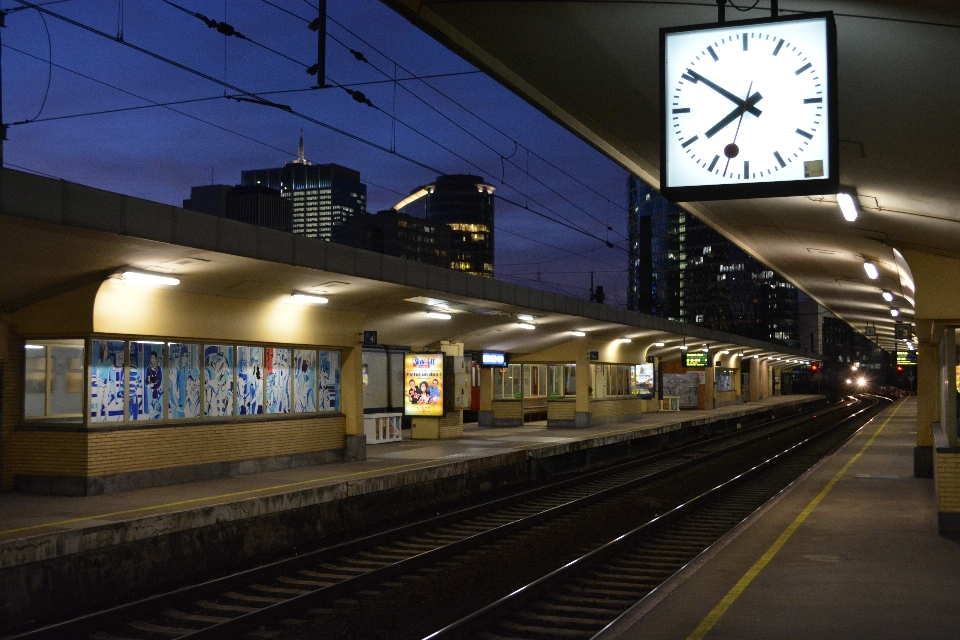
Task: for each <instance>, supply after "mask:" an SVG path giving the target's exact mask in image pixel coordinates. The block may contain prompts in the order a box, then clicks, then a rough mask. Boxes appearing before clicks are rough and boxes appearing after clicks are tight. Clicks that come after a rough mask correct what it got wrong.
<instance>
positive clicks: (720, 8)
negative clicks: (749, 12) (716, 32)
mask: <svg viewBox="0 0 960 640" xmlns="http://www.w3.org/2000/svg"><path fill="white" fill-rule="evenodd" d="M726 9H727V0H717V22H720V23H723V22H726V21H727V11H726Z"/></svg>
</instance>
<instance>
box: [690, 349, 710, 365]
mask: <svg viewBox="0 0 960 640" xmlns="http://www.w3.org/2000/svg"><path fill="white" fill-rule="evenodd" d="M684 366H685V367H709V366H710V354H709V353H707V352H706V351H687V354H686V357H685V358H684Z"/></svg>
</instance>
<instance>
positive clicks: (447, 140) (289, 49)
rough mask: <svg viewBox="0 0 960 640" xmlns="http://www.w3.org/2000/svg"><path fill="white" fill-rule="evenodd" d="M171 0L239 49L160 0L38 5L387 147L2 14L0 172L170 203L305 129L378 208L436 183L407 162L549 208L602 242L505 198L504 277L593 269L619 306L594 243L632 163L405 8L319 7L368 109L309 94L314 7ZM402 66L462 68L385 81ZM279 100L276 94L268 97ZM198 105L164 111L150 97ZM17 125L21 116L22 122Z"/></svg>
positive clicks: (316, 156)
mask: <svg viewBox="0 0 960 640" xmlns="http://www.w3.org/2000/svg"><path fill="white" fill-rule="evenodd" d="M171 1H174V0H171ZM41 2H49V0H41ZM174 3H175V4H177V5H180V6H181V7H183V8H185V9H188V10H189V11H191V12H199V13H201V14H204V15H205V16H208V17H209V18H212V19H214V20H217V21H226V22H227V23H229V24H230V25H232V26H233V27H234V28H236V30H237V31H238V32H240V33H241V34H243V35H244V36H246V37H247V38H248V39H249V41H244V40H239V39H237V38H225V37H224V36H223V35H221V34H219V33H217V32H216V31H215V30H214V29H210V28H208V27H207V25H206V24H204V23H203V22H202V21H201V20H199V19H197V18H195V17H193V16H191V15H188V14H187V13H185V12H183V11H181V10H180V9H177V8H176V7H174V6H171V5H170V4H168V3H165V2H163V1H162V0H65V1H61V2H54V3H51V4H48V5H47V8H48V9H49V10H51V11H54V12H56V13H59V14H61V15H63V16H67V17H69V18H71V19H73V20H76V21H78V22H81V23H83V24H85V25H88V26H90V27H93V28H95V29H98V30H100V31H102V32H104V33H106V34H107V35H109V36H110V37H112V38H117V37H118V36H119V35H120V34H121V29H122V38H123V40H124V41H125V42H127V43H130V44H134V45H136V46H139V47H142V48H143V49H146V50H148V51H150V52H153V53H156V54H158V55H160V56H163V57H166V58H168V59H170V60H173V61H176V62H178V63H180V64H183V65H185V66H187V67H190V68H191V69H195V70H196V71H199V72H201V73H204V74H207V75H208V76H211V77H212V78H215V79H217V80H220V81H225V82H227V83H229V84H231V85H233V86H235V87H238V88H241V89H243V90H245V91H248V92H251V93H256V94H258V95H262V96H264V97H265V98H267V99H269V100H272V101H274V102H277V103H280V104H284V105H289V106H290V107H291V108H293V109H294V110H295V111H297V112H300V113H302V114H304V115H307V116H309V117H310V118H312V119H314V120H317V121H320V122H323V123H325V124H327V125H329V126H330V127H334V128H337V129H340V130H342V131H345V132H348V133H350V134H352V135H354V136H357V137H360V138H362V139H364V140H366V141H369V142H370V143H373V144H375V145H378V146H380V147H384V148H386V149H387V150H388V151H383V150H379V149H377V148H375V147H374V146H372V145H368V144H365V143H362V142H358V141H357V140H354V139H351V138H349V137H347V136H344V135H342V134H340V133H336V132H334V131H332V130H330V129H329V128H324V127H322V126H320V125H318V124H316V123H314V122H310V121H308V120H305V119H302V118H300V117H297V116H296V115H293V114H290V113H287V112H285V111H283V110H281V109H276V108H271V107H267V106H262V105H258V104H252V103H249V102H237V101H235V100H231V99H227V98H224V97H223V96H224V93H228V94H231V95H234V92H233V91H230V90H228V89H225V88H224V87H223V86H221V85H219V84H217V83H215V82H212V81H210V80H207V79H204V78H201V77H198V76H196V75H193V74H191V73H189V72H187V71H184V70H182V69H178V68H176V67H174V66H173V65H170V64H168V63H166V62H162V61H159V60H157V59H154V58H152V57H150V56H148V55H146V54H144V53H141V52H138V51H135V50H134V49H132V48H129V47H127V46H124V45H123V44H120V43H118V42H116V41H113V40H111V39H109V38H106V37H102V36H99V35H95V34H92V33H89V32H87V31H84V30H83V29H81V28H79V27H76V26H73V25H69V24H67V23H65V22H63V21H61V20H59V19H57V18H55V17H51V16H46V18H45V21H46V25H45V24H44V21H43V20H41V18H40V15H39V14H38V12H37V11H34V10H24V11H16V12H14V13H11V14H10V15H8V16H7V18H6V23H7V28H6V29H4V30H3V33H2V38H3V45H4V48H3V51H2V64H3V69H2V71H3V99H4V100H3V122H5V123H7V124H8V125H13V126H10V129H9V132H8V138H9V140H8V141H7V142H5V143H4V162H5V164H6V165H7V166H13V167H15V168H25V169H27V170H31V171H36V172H39V173H44V174H49V175H53V176H55V177H58V178H64V179H67V180H71V181H74V182H78V183H81V184H87V185H91V186H94V187H98V188H102V189H107V190H110V191H116V192H120V193H124V194H128V195H132V196H137V197H141V198H146V199H149V200H154V201H158V202H165V203H168V204H176V205H179V204H180V203H181V201H182V200H183V199H184V198H186V197H189V191H190V187H191V186H194V185H201V184H209V183H210V181H211V175H212V177H213V180H214V181H215V182H217V183H224V184H235V183H237V182H239V179H240V171H241V170H243V169H253V168H265V167H271V166H280V165H281V164H282V163H283V162H285V161H287V160H291V159H293V158H295V157H296V149H297V138H298V136H299V132H300V129H303V132H304V139H305V146H306V156H307V159H308V160H311V161H313V162H317V163H327V162H335V163H338V164H342V165H345V166H348V167H352V168H354V169H357V170H358V171H360V174H361V178H362V180H363V181H364V182H366V183H367V185H368V199H369V204H368V208H369V209H370V211H377V210H379V209H383V208H387V207H389V206H392V205H393V204H394V203H396V202H397V201H398V200H399V199H400V198H401V197H402V195H400V194H406V193H409V192H410V191H411V190H412V189H414V188H415V187H417V186H419V185H421V184H425V183H428V182H430V181H432V180H434V179H435V177H436V173H435V172H433V171H430V170H429V169H426V168H424V167H422V166H418V165H417V164H414V163H412V162H409V161H408V160H405V159H403V158H402V157H400V155H403V156H407V157H409V158H412V159H414V160H416V161H417V162H419V163H422V164H425V165H427V166H429V167H432V168H435V169H437V170H439V171H441V172H444V173H473V174H480V175H482V176H483V177H484V178H486V179H487V180H489V181H491V182H492V183H493V184H494V185H496V186H497V187H498V194H501V195H503V196H504V197H506V198H508V199H510V200H513V201H515V202H518V203H529V206H530V207H531V208H534V209H537V210H538V211H540V212H541V213H543V214H545V215H547V216H550V217H556V215H557V214H559V215H561V216H564V217H565V218H567V219H568V220H570V221H572V222H573V223H575V224H576V225H577V226H580V227H582V228H584V229H585V230H587V231H588V232H590V233H591V234H593V235H595V236H598V237H599V238H601V240H597V239H594V238H590V237H588V236H586V235H583V234H581V233H577V232H575V231H572V230H570V229H568V228H564V227H563V226H560V225H557V224H553V223H551V222H548V221H546V220H544V219H543V218H542V217H538V216H536V215H534V214H532V213H530V212H529V211H525V210H523V209H521V208H518V207H515V206H511V205H510V204H508V203H506V202H503V201H498V202H497V209H496V225H497V235H496V251H497V254H496V272H497V277H498V278H501V279H504V280H508V281H510V282H516V283H519V284H527V285H530V286H539V287H541V288H544V289H548V290H553V291H561V292H564V293H568V294H572V295H578V296H580V297H585V296H586V295H587V291H588V288H589V282H590V274H589V272H590V271H591V270H593V271H595V272H596V275H595V278H596V283H597V284H601V285H604V287H605V289H606V292H607V295H608V302H610V303H612V304H619V305H620V306H623V305H624V304H625V296H626V267H627V258H626V254H625V252H624V251H623V250H618V249H611V248H608V247H607V246H606V245H605V243H604V242H603V240H606V239H609V240H610V241H611V242H614V243H616V244H617V245H619V246H620V247H626V241H625V236H626V233H627V216H626V199H627V188H626V182H627V173H626V171H625V170H623V169H622V168H620V167H619V166H617V165H615V164H614V163H613V162H611V161H610V160H608V159H607V158H606V157H604V156H603V155H602V154H600V153H598V152H597V151H596V150H594V149H593V148H592V147H590V146H588V145H587V144H585V143H583V142H582V141H580V140H579V139H578V138H576V137H575V136H573V135H572V134H570V133H568V132H567V131H566V130H564V129H563V128H562V127H560V126H559V125H557V124H556V123H554V122H553V121H552V120H550V119H548V118H547V117H545V116H544V115H542V114H541V113H540V112H539V111H537V110H536V109H534V108H533V107H531V106H530V105H528V104H526V103H525V102H523V101H522V100H521V99H519V98H518V97H517V96H515V95H514V94H513V93H511V92H510V91H508V90H507V89H505V88H503V87H502V86H500V85H499V84H498V83H497V82H495V81H494V80H492V79H490V78H489V77H487V76H486V75H484V74H482V73H479V72H477V71H476V69H474V68H473V67H472V66H471V65H470V64H469V63H467V62H466V61H464V60H462V59H461V58H459V57H458V56H456V55H455V54H453V53H451V52H450V51H448V50H447V49H446V48H444V47H443V46H442V45H440V44H438V43H437V42H435V41H434V40H433V39H432V38H430V37H429V36H427V35H426V34H424V33H423V32H421V31H420V30H418V29H417V28H415V27H414V26H412V25H411V24H410V23H408V22H407V21H406V20H404V19H403V18H402V17H400V16H399V15H398V14H396V13H394V12H393V11H392V10H390V9H388V8H387V7H385V6H384V5H382V4H381V3H379V2H376V1H374V0H330V1H329V2H328V15H329V18H330V20H329V22H328V40H327V76H328V77H329V78H330V80H331V81H333V82H336V83H339V84H342V85H349V86H353V87H354V88H355V89H359V90H361V91H363V93H364V94H365V95H366V96H367V97H368V98H369V99H370V101H371V102H372V103H373V104H374V105H375V108H371V107H368V106H366V105H363V104H359V103H357V102H356V101H354V100H353V99H352V98H351V97H350V96H349V95H348V94H347V93H346V92H345V91H344V90H343V89H341V88H336V87H334V88H327V89H323V90H309V88H310V87H311V86H313V85H314V84H315V79H314V78H313V77H311V76H309V75H308V74H307V73H306V72H305V70H304V65H310V64H313V63H314V62H316V47H317V44H316V35H315V34H314V33H313V32H311V31H310V30H309V29H308V28H307V21H308V20H311V19H313V18H314V17H316V9H315V4H314V3H313V2H311V1H308V0H269V2H265V1H264V0H228V1H227V2H225V1H224V0H177V1H175V2H174ZM271 4H273V5H276V6H271ZM18 6H20V5H19V4H18V3H17V2H15V1H14V0H3V1H2V3H0V7H2V8H3V9H4V10H10V9H14V8H16V7H18ZM121 7H122V19H121V11H120V8H121ZM278 7H279V8H278ZM291 14H294V15H291ZM47 33H49V44H48V37H47ZM251 41H253V42H251ZM254 42H256V43H259V44H262V45H264V46H265V47H269V48H270V49H273V50H274V51H276V52H279V53H282V54H284V55H285V56H288V57H289V58H293V59H294V60H296V61H300V62H302V63H303V65H301V64H297V63H296V62H294V61H293V60H289V59H287V58H284V57H282V56H280V55H277V53H274V52H271V51H268V50H266V49H264V48H262V47H260V46H257V44H254ZM350 49H353V50H354V51H357V52H359V53H361V54H362V55H363V56H364V58H365V59H366V60H367V61H368V62H362V61H358V60H357V59H356V58H355V56H354V54H353V53H351V51H350ZM30 56H33V57H30ZM48 60H52V62H53V64H54V65H59V66H52V65H50V64H48V62H47V61H48ZM395 64H396V71H395V67H394V65H395ZM61 67H65V68H66V69H69V71H68V70H66V69H64V68H61ZM73 72H79V73H82V74H84V75H86V76H89V77H90V78H94V79H96V80H97V81H100V82H96V81H94V80H92V79H89V78H84V77H81V76H79V75H77V74H76V73H73ZM394 73H396V77H398V78H405V77H410V75H411V73H412V74H414V75H417V76H427V75H436V74H460V75H447V76H445V77H439V78H433V79H429V80H426V81H425V82H420V81H416V80H413V81H406V82H401V83H397V84H396V85H395V84H394V83H393V82H392V81H387V82H384V80H391V79H392V77H393V76H394ZM48 77H49V90H48V89H47V86H48ZM102 83H107V84H109V85H113V87H115V88H111V87H108V86H105V85H104V84H102ZM365 83H376V84H365ZM431 87H433V88H431ZM434 88H435V89H437V90H439V91H440V92H442V93H443V94H446V96H449V98H452V99H453V100H450V99H448V98H447V97H444V96H443V95H441V94H440V93H439V92H438V91H435V90H434ZM121 90H122V91H121ZM124 91H126V92H129V93H124ZM274 91H282V92H285V93H271V94H269V95H264V92H274ZM130 94H134V95H130ZM198 99H203V100H199V101H194V102H185V103H183V104H179V105H171V108H163V107H156V106H152V104H151V102H150V101H153V102H160V103H168V102H172V101H190V100H198ZM41 106H42V108H41ZM144 106H146V107H148V108H139V109H134V110H128V111H121V112H112V113H104V114H99V115H89V116H83V117H68V118H62V116H73V115H75V114H85V113H90V112H95V111H106V110H116V109H122V108H129V107H144ZM172 109H176V110H177V111H173V110H172ZM472 114H475V115H472ZM475 116H479V118H478V117H475ZM24 121H30V122H28V123H25V124H14V123H22V122H24ZM484 121H485V122H484ZM491 125H492V127H493V128H492V127H491ZM227 130H229V131H227ZM497 130H499V131H497ZM441 145H442V147H446V148H447V149H446V150H445V149H443V148H442V147H441ZM391 149H395V151H396V154H393V153H390V152H389V150H391ZM528 150H529V152H528ZM451 151H452V153H451ZM458 156H460V157H458ZM537 156H540V157H542V158H544V159H545V160H547V161H549V163H551V164H553V165H555V166H556V167H559V168H560V169H562V170H563V171H565V172H567V173H569V174H572V175H574V176H576V177H577V178H578V179H579V180H580V181H581V182H582V183H584V184H585V185H586V187H585V186H583V185H581V184H578V183H577V182H576V181H574V180H571V179H570V178H569V177H567V176H565V175H564V174H563V173H562V172H560V171H558V170H557V169H555V168H553V167H551V166H549V165H548V164H546V163H545V162H543V161H542V160H540V159H538V158H537ZM511 162H512V163H514V164H513V165H511ZM527 167H529V170H528V169H527ZM540 183H544V184H545V185H546V186H543V185H541V184H540ZM594 191H595V192H597V193H594ZM597 194H600V195H597ZM533 201H536V202H537V203H540V204H539V205H537V204H533ZM588 214H589V215H588ZM608 226H609V227H612V229H613V230H612V231H610V230H608V229H607V227H608ZM538 273H539V274H540V275H539V276H538ZM538 277H539V278H540V284H537V282H536V281H537V279H538Z"/></svg>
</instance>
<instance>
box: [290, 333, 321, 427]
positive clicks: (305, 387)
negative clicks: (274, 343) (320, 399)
mask: <svg viewBox="0 0 960 640" xmlns="http://www.w3.org/2000/svg"><path fill="white" fill-rule="evenodd" d="M293 360H294V371H293V412H294V413H311V412H314V411H316V410H317V352H316V351H313V350H312V349H309V350H308V349H294V350H293Z"/></svg>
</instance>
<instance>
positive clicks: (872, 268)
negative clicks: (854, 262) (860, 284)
mask: <svg viewBox="0 0 960 640" xmlns="http://www.w3.org/2000/svg"><path fill="white" fill-rule="evenodd" d="M863 270H864V271H866V272H867V277H868V278H870V279H871V280H876V279H877V278H879V277H880V272H879V271H877V265H875V264H873V263H872V262H870V261H869V260H867V261H866V262H864V263H863Z"/></svg>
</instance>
